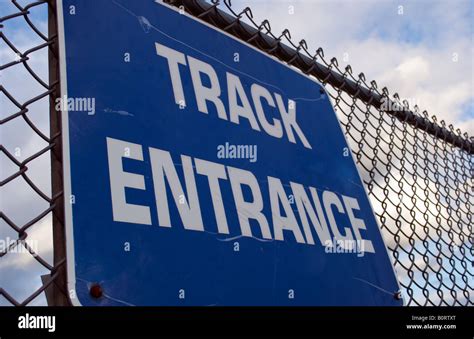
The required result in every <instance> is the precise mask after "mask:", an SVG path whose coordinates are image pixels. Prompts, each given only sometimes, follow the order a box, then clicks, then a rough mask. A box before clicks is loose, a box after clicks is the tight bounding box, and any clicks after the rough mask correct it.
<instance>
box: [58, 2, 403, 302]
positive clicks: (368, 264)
mask: <svg viewBox="0 0 474 339" xmlns="http://www.w3.org/2000/svg"><path fill="white" fill-rule="evenodd" d="M58 5H59V9H60V10H59V12H60V17H59V26H60V27H59V34H60V57H61V64H60V71H61V99H62V105H61V110H62V112H63V113H62V114H63V119H62V123H63V126H62V128H63V134H62V137H63V145H64V150H63V152H64V154H63V157H64V163H63V167H64V191H65V197H66V208H65V216H66V238H67V241H66V243H67V260H68V265H67V266H68V288H69V292H70V296H71V300H72V302H73V304H74V305H99V306H109V305H401V303H402V302H401V301H400V300H399V299H400V298H397V291H398V290H399V286H398V283H397V280H396V277H395V274H394V270H393V266H392V264H391V262H390V259H389V257H388V254H387V249H386V247H385V244H384V242H383V239H382V236H381V233H380V230H379V226H378V225H377V221H376V219H375V217H374V212H373V210H372V207H371V205H370V202H369V200H368V197H367V193H366V191H365V189H364V185H363V183H362V181H361V178H360V176H359V174H358V171H357V168H356V166H355V163H354V160H353V158H352V157H351V155H350V152H349V151H348V149H349V148H348V144H347V141H346V140H345V138H344V135H343V133H342V129H341V126H340V124H339V121H338V119H337V117H336V114H335V112H334V109H333V107H332V105H331V103H330V101H329V98H328V95H327V94H326V92H325V90H324V88H323V87H322V86H321V84H320V83H318V82H317V81H315V79H313V78H310V77H307V76H305V75H303V74H301V73H300V72H297V71H295V70H294V69H292V68H291V67H289V66H287V65H285V64H283V63H281V62H279V61H278V60H276V59H275V58H273V57H271V56H269V55H266V54H264V53H262V52H261V51H259V50H257V49H256V48H254V47H252V46H250V45H249V44H247V43H245V42H242V41H239V40H237V39H236V38H234V37H232V36H230V35H229V34H227V33H225V32H222V31H219V30H217V29H216V28H214V27H211V26H209V25H208V24H206V23H204V22H202V21H200V20H198V19H196V18H193V17H191V16H189V15H188V14H184V13H182V12H180V11H179V10H178V9H176V8H173V7H170V6H168V5H166V4H163V3H161V2H153V1H145V0H138V1H125V0H115V1H85V0H84V1H80V0H62V1H59V2H58Z"/></svg>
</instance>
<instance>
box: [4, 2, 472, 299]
mask: <svg viewBox="0 0 474 339" xmlns="http://www.w3.org/2000/svg"><path fill="white" fill-rule="evenodd" d="M29 2H30V1H27V0H22V1H19V3H20V4H21V5H24V4H26V3H29ZM232 3H233V6H234V8H235V10H236V11H239V9H243V8H244V7H245V6H250V7H251V8H252V11H253V14H254V19H255V20H256V21H257V22H261V21H262V20H263V19H269V21H270V23H271V26H272V28H273V30H274V32H276V33H275V34H278V33H279V32H281V31H282V30H283V29H284V28H288V29H290V31H291V33H292V36H293V38H294V41H295V42H298V41H299V40H301V39H303V38H304V39H305V40H306V41H307V43H308V47H309V50H310V51H316V49H317V48H318V47H323V48H324V50H325V55H326V59H327V60H330V59H331V57H332V56H335V57H337V59H338V61H339V65H340V66H341V68H343V67H344V66H345V64H347V63H349V64H351V65H352V69H353V71H354V74H358V73H360V72H362V71H363V72H364V73H365V74H366V77H367V80H369V81H370V80H372V79H375V80H377V83H378V84H379V88H382V87H383V86H387V87H388V88H389V90H390V93H392V94H393V93H395V92H398V93H399V94H400V96H401V97H402V98H411V99H414V100H415V101H416V102H417V103H418V105H419V106H420V108H421V110H423V109H426V110H427V111H428V112H429V114H430V115H437V116H438V117H439V119H444V120H446V122H447V123H448V124H450V123H452V124H453V125H454V126H455V127H456V128H458V127H459V128H460V129H461V130H462V131H463V132H468V133H469V134H470V135H471V136H472V135H474V113H473V109H474V104H473V99H474V90H473V82H474V73H473V72H474V71H473V26H472V25H473V22H474V17H473V7H474V1H472V0H416V1H392V0H360V1H357V0H305V1H287V0H277V1H272V0H252V1H251V0H233V1H232ZM290 6H292V12H293V14H290V11H289V9H290ZM399 6H403V15H400V14H399V10H400V7H399ZM12 12H15V8H14V6H13V5H12V4H11V2H10V1H8V0H0V16H3V15H5V14H8V13H12ZM30 18H31V19H32V21H33V22H34V23H35V24H37V26H38V27H39V28H40V29H41V30H42V31H43V32H44V33H45V34H46V29H47V12H46V6H45V5H41V6H38V7H36V8H33V9H32V10H31V14H30ZM3 31H4V33H5V35H6V36H7V37H8V38H9V39H11V40H12V41H13V42H14V43H15V45H17V46H20V49H21V50H22V51H25V50H27V49H29V48H31V47H33V46H34V45H37V44H39V43H41V40H40V39H38V38H37V37H36V36H35V34H34V33H33V32H32V31H31V30H30V29H29V28H28V26H27V25H25V23H24V20H23V19H22V18H16V19H13V20H9V21H8V22H6V23H5V27H4V29H3ZM454 54H456V55H457V61H453V55H454ZM344 55H347V56H348V59H349V60H348V61H347V62H345V61H344V59H343V58H344ZM14 57H15V56H14V54H13V53H12V52H11V51H9V49H8V48H7V47H6V46H5V45H4V44H3V43H2V44H0V64H4V63H7V62H9V61H11V60H13V59H14ZM29 63H30V65H31V66H32V68H33V69H34V70H35V71H36V72H37V73H38V74H40V76H42V77H43V78H44V79H46V77H47V54H46V52H45V51H40V52H38V53H34V55H31V58H30V61H29ZM28 76H29V75H28V74H26V73H25V72H22V71H18V70H15V71H13V70H6V71H5V72H4V73H3V74H2V82H3V83H4V84H5V86H6V87H7V88H8V89H9V90H11V91H12V92H13V93H14V94H15V95H16V96H17V97H18V98H20V99H25V100H26V99H27V98H31V97H33V96H34V95H35V93H36V94H37V93H38V91H41V90H42V89H41V88H40V87H38V86H35V85H34V83H33V81H31V82H28V83H27V84H26V85H25V83H24V82H22V81H20V79H23V78H24V77H28ZM0 105H1V107H2V110H3V109H5V111H6V112H10V111H11V110H13V107H12V106H11V105H10V104H9V103H8V102H7V101H6V100H4V99H3V98H0ZM31 108H32V109H31V112H32V113H33V112H34V113H35V114H31V119H32V120H33V121H34V122H35V123H36V124H37V125H38V126H40V128H41V130H42V131H43V133H45V134H48V133H49V131H48V128H49V127H48V119H47V114H44V112H47V101H46V100H43V101H42V102H40V103H37V104H34V105H33V106H32V107H31ZM39 112H42V113H39ZM0 114H1V117H2V118H3V117H4V116H5V115H6V113H3V112H0ZM27 135H29V136H31V137H29V138H25V137H24V136H27ZM1 144H3V145H5V147H6V148H7V149H9V150H13V149H15V148H17V147H18V148H19V149H21V150H22V155H21V156H20V160H23V159H25V158H27V157H28V156H29V155H31V154H32V153H34V152H35V151H37V150H38V149H40V148H41V147H44V146H45V144H44V141H42V140H41V139H40V138H39V137H37V136H34V135H33V134H32V133H31V131H30V130H29V129H28V127H27V126H26V125H25V124H24V123H21V122H17V121H14V122H11V123H9V125H8V129H6V130H4V131H2V135H1ZM1 165H2V166H4V167H2V178H3V177H4V175H3V173H4V172H6V173H7V174H10V171H13V170H14V168H12V167H11V166H10V165H8V164H6V163H5V162H4V161H3V160H2V162H1ZM29 171H30V173H31V176H32V179H33V180H34V182H35V183H37V184H38V185H39V186H40V187H41V188H43V189H44V190H45V192H49V186H50V179H49V157H48V156H44V157H42V158H40V159H38V160H37V161H34V162H33V163H31V164H30V166H29ZM8 186H9V187H8ZM2 195H3V196H15V199H8V201H7V199H4V200H2V201H0V209H1V210H2V211H5V212H6V213H7V214H8V215H9V216H10V217H11V218H12V219H13V220H14V221H15V222H17V223H18V224H23V223H25V222H27V221H28V220H29V219H31V218H32V217H33V216H34V215H37V214H38V213H39V212H40V211H42V210H44V209H45V208H47V203H45V202H44V201H41V199H39V198H38V197H37V196H36V195H35V194H34V193H33V192H32V191H31V190H30V189H29V188H28V187H27V185H26V184H24V183H21V182H20V181H16V182H15V185H7V187H5V188H4V191H3V192H2ZM23 206H29V208H28V209H27V210H26V211H25V209H24V208H23ZM14 236H15V234H14V232H11V231H10V230H9V229H8V227H6V225H5V224H4V222H3V221H0V239H2V238H5V237H14ZM29 236H30V237H31V238H33V239H37V240H38V245H39V252H40V254H41V255H42V256H44V257H45V258H47V259H48V261H49V262H51V261H52V250H51V242H52V235H51V220H50V218H49V217H47V218H45V219H43V220H41V221H40V222H38V223H37V224H36V225H35V226H34V227H33V228H32V229H31V231H30V232H29ZM1 260H2V261H1V265H0V277H1V279H0V286H2V287H5V288H6V289H7V290H8V291H10V292H11V293H12V294H13V295H14V296H15V297H16V298H18V299H19V300H22V299H24V298H25V297H26V296H28V295H29V294H30V293H31V292H32V291H33V290H34V289H35V288H38V287H39V286H40V285H41V282H40V281H39V276H40V275H41V274H46V273H47V271H46V270H45V269H43V268H41V266H39V265H38V264H37V263H36V262H35V261H33V260H32V258H31V256H29V255H28V254H25V255H21V254H14V255H8V256H6V257H5V258H4V259H1ZM13 275H14V276H15V279H5V278H4V277H7V276H9V277H11V276H13ZM34 303H35V304H44V303H45V299H44V296H40V297H39V298H38V299H37V300H36V301H35V302H34ZM3 304H6V302H5V300H3V299H2V298H1V297H0V305H3Z"/></svg>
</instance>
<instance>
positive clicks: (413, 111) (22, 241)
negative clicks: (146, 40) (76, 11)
mask: <svg viewBox="0 0 474 339" xmlns="http://www.w3.org/2000/svg"><path fill="white" fill-rule="evenodd" d="M165 2H167V3H169V4H170V5H173V6H176V7H180V8H182V9H183V10H185V11H187V12H188V13H190V14H192V15H193V16H196V17H198V18H200V19H201V20H204V21H206V22H208V23H210V24H211V25H214V26H216V27H218V28H220V29H221V30H223V31H226V32H227V33H229V34H232V35H234V36H235V37H237V38H239V39H241V40H243V41H246V42H248V43H250V44H252V45H254V46H255V47H257V48H259V49H260V50H262V51H264V52H265V53H267V54H269V55H272V56H274V57H277V58H278V59H280V60H282V61H284V62H286V63H287V64H290V65H292V66H294V67H296V68H298V69H300V70H301V71H302V72H303V73H305V74H307V75H308V76H312V77H315V78H317V79H318V80H319V81H320V82H321V83H323V85H324V86H325V88H326V90H327V92H328V93H329V95H330V96H331V98H332V102H333V104H334V106H335V108H336V111H337V114H338V118H339V120H340V121H341V124H342V125H343V128H344V132H345V134H346V137H347V139H348V141H349V144H350V147H351V150H352V152H353V154H354V155H355V158H356V161H357V165H358V167H359V171H360V172H361V176H362V178H363V181H364V184H365V185H366V187H367V189H368V192H369V196H370V199H371V202H372V204H373V206H374V210H375V213H376V215H377V218H378V220H379V224H380V226H381V230H382V233H383V235H384V238H385V241H386V245H387V246H388V248H389V252H390V253H391V254H392V262H393V263H394V266H395V270H396V272H397V276H398V279H399V281H400V284H401V286H402V289H403V290H402V295H403V297H404V299H405V304H406V305H474V279H473V277H474V246H473V244H474V235H473V224H474V222H473V220H472V209H473V207H472V206H474V191H473V186H472V178H473V174H474V173H473V171H474V166H473V165H474V158H473V154H474V140H473V139H472V138H469V136H468V135H467V134H461V132H460V131H459V130H454V128H453V126H452V125H449V126H446V123H445V122H444V121H440V122H438V121H437V119H436V117H435V116H432V117H429V116H428V113H427V112H426V111H423V112H420V110H419V108H418V107H417V106H414V107H413V108H410V107H409V105H408V103H407V102H406V101H402V100H400V98H399V96H398V95H397V94H396V93H395V94H394V95H393V96H392V97H390V96H389V91H388V89H387V88H383V89H381V90H379V89H378V86H377V83H376V82H375V81H370V83H368V81H367V80H366V78H365V76H364V74H363V73H360V74H359V75H357V76H354V75H353V73H352V69H351V67H350V66H346V67H345V68H344V70H341V69H340V68H339V65H338V62H337V59H336V58H332V59H330V60H329V61H328V60H327V59H326V58H325V55H324V51H323V49H322V48H319V49H317V51H316V52H315V54H311V53H309V51H308V46H307V44H306V42H305V41H304V40H301V41H300V42H298V43H294V42H293V41H292V39H291V34H290V31H289V30H284V31H283V32H282V33H281V34H274V33H273V32H272V29H271V26H270V23H269V22H268V21H267V20H264V21H263V22H261V23H257V22H256V21H255V20H254V18H253V13H252V11H251V9H250V8H248V7H247V8H245V9H243V10H242V11H237V10H235V9H234V7H232V5H231V3H230V1H224V2H223V4H219V3H218V1H212V2H211V3H208V2H206V1H203V0H166V1H165ZM11 4H12V6H11V8H13V9H14V10H13V12H11V13H5V14H4V13H2V14H0V16H3V17H0V25H1V26H0V28H2V31H1V32H0V37H1V41H2V44H3V45H2V46H1V50H0V52H3V51H4V50H8V51H9V52H10V54H14V55H16V56H17V57H16V58H15V59H14V60H10V61H8V60H7V61H6V62H5V63H4V61H3V60H2V61H0V71H2V72H4V71H10V70H14V69H18V68H23V70H26V72H27V74H28V75H29V76H28V77H24V78H21V79H16V81H18V82H21V83H22V84H24V86H27V85H28V83H30V84H31V83H36V84H38V85H39V87H40V88H41V90H40V91H38V92H37V93H36V94H35V95H34V96H32V97H29V98H27V99H26V100H20V99H18V98H16V97H15V94H14V93H13V91H12V90H11V89H10V87H11V86H12V84H11V83H7V82H5V83H2V84H1V85H0V92H1V93H2V94H1V95H3V98H2V103H3V102H8V105H3V104H2V112H1V115H0V119H1V120H0V125H1V127H2V129H8V128H13V127H9V126H12V125H13V122H14V121H17V120H21V119H23V121H24V122H25V123H26V124H27V126H28V128H29V133H30V134H35V135H37V136H39V137H40V139H42V140H43V142H44V143H46V146H44V147H41V148H39V147H38V148H37V149H36V150H35V151H34V152H33V153H32V154H31V155H30V156H28V157H26V158H24V159H23V158H21V157H18V156H17V154H16V153H15V150H12V149H9V148H8V147H12V145H7V146H3V141H4V140H2V145H1V146H0V151H1V152H2V156H3V155H4V157H3V158H2V163H1V164H2V166H3V163H5V162H8V163H9V168H12V171H11V173H10V174H5V175H4V171H3V170H2V177H1V178H0V186H1V187H2V188H3V187H6V186H7V185H9V186H10V187H12V186H13V187H15V186H18V187H19V181H23V183H26V184H27V185H28V187H30V188H31V189H32V190H33V192H32V193H31V194H34V195H36V196H37V199H38V200H42V201H43V202H45V203H46V204H47V207H46V208H44V209H42V210H41V211H40V212H38V213H37V214H36V215H35V216H34V217H33V218H31V219H29V220H28V221H26V222H24V223H19V222H18V221H16V220H17V219H19V218H18V215H17V214H11V213H10V214H8V212H3V211H1V212H0V236H3V235H4V234H6V232H3V231H2V228H3V229H8V231H9V232H13V233H14V234H15V241H14V242H12V243H11V244H10V245H9V246H8V247H7V248H6V249H4V250H3V251H2V252H0V303H3V304H5V303H7V304H12V305H28V304H30V303H32V302H33V301H34V300H35V299H37V297H38V296H39V295H43V293H46V295H47V297H48V302H49V303H51V304H55V305H67V304H68V303H69V301H68V294H67V289H66V287H65V269H64V268H65V267H64V266H65V242H64V225H63V203H64V202H63V199H64V197H63V192H62V176H61V173H62V166H61V144H60V139H61V138H60V136H61V130H60V119H61V116H60V113H59V112H57V111H55V109H54V102H55V99H56V98H58V97H59V80H58V79H59V70H58V53H57V50H58V49H57V32H56V27H57V25H56V3H55V1H54V0H49V1H46V0H43V1H36V2H31V3H29V4H27V5H26V6H21V5H19V3H18V2H17V1H16V0H11ZM38 7H43V8H44V7H47V12H48V19H49V20H48V34H45V33H43V32H42V31H41V30H40V29H39V28H38V27H37V26H35V24H34V23H33V20H32V19H31V18H30V16H31V12H32V10H34V9H35V8H38ZM0 9H1V7H0ZM19 20H22V23H23V25H24V26H25V27H27V28H28V29H29V30H30V32H31V34H32V35H36V36H37V37H38V38H39V40H40V42H39V43H38V44H36V45H34V46H30V47H29V48H27V49H26V50H24V51H21V50H20V49H19V48H18V47H17V46H15V43H14V42H12V41H11V39H10V38H9V36H8V32H9V31H8V30H5V32H4V30H3V28H7V26H8V25H10V24H11V25H14V24H15V25H16V24H18V21H19ZM44 50H47V51H48V53H47V56H48V60H47V61H45V64H46V65H48V69H49V72H48V74H49V77H48V80H47V81H46V80H45V79H42V78H41V77H40V76H39V75H38V74H37V73H36V72H35V71H34V70H33V68H32V67H31V66H30V65H29V61H30V58H31V57H32V55H33V54H35V53H40V51H44ZM5 54H6V53H5ZM41 100H48V103H49V105H48V106H49V109H47V110H46V112H34V114H37V115H43V118H44V119H49V120H48V121H49V125H48V126H49V133H46V132H44V131H42V130H41V129H40V128H39V127H38V126H37V125H36V124H35V123H34V122H33V121H34V120H32V119H31V118H30V114H32V113H33V112H32V111H31V107H33V106H34V104H35V103H36V102H38V101H41ZM7 106H8V107H11V108H12V109H11V110H8V111H7ZM387 107H388V108H389V109H388V108H387ZM4 108H5V111H3V110H4ZM386 108H387V109H386ZM22 137H24V138H25V139H26V138H28V137H30V135H24V136H23V135H22ZM48 155H49V156H50V159H51V167H47V168H42V171H48V172H49V173H51V181H50V182H49V183H48V184H49V185H50V189H49V191H48V192H45V190H43V189H40V187H39V185H38V184H37V183H35V180H34V179H32V173H31V171H32V169H30V168H29V165H30V164H31V163H32V162H34V161H35V160H36V159H38V158H41V157H47V156H48ZM32 167H33V166H32ZM16 204H17V205H19V207H22V208H28V206H24V205H23V206H21V205H22V204H24V202H22V201H21V200H20V199H19V200H17V201H16ZM48 217H49V218H50V220H51V221H50V222H49V223H48V227H50V228H51V229H52V231H53V232H52V234H53V237H52V244H53V255H52V258H49V259H45V258H43V257H42V256H41V255H39V254H38V253H36V252H35V250H34V249H33V248H32V247H31V246H30V245H28V242H27V241H26V240H27V239H28V232H29V231H30V230H33V229H34V228H35V227H38V223H39V222H40V221H41V220H45V219H46V218H48ZM20 219H21V218H20ZM19 246H23V247H24V248H26V249H27V251H28V253H29V255H31V256H32V257H33V258H34V259H35V261H36V262H37V263H38V264H39V265H41V266H42V267H43V268H44V270H46V271H47V272H48V274H46V275H44V276H43V279H42V280H41V281H42V282H41V284H40V286H39V287H38V288H37V289H36V290H34V291H31V293H29V294H28V296H27V297H26V298H21V299H20V298H19V297H18V296H16V295H14V294H13V293H11V292H10V291H9V290H7V289H6V288H4V287H3V282H5V281H6V279H9V280H14V279H16V278H15V277H14V276H8V274H6V272H3V271H1V267H2V266H1V263H2V261H4V260H5V259H7V257H8V256H13V255H14V253H12V252H14V250H15V249H16V248H18V247H19ZM49 261H52V264H50V263H49ZM11 271H12V272H14V270H13V269H12V270H11ZM12 274H13V273H12ZM29 278H30V279H35V278H36V279H38V281H39V278H40V277H39V276H37V277H36V276H34V275H33V274H32V275H31V276H30V277H29ZM4 279H5V280H4ZM2 297H3V298H4V301H2Z"/></svg>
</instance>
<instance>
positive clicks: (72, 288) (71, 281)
mask: <svg viewBox="0 0 474 339" xmlns="http://www.w3.org/2000/svg"><path fill="white" fill-rule="evenodd" d="M155 3H156V4H158V5H161V6H164V7H166V8H168V9H170V10H173V11H175V12H178V14H179V15H184V16H186V17H188V18H190V19H192V20H194V21H196V22H198V23H200V24H203V25H205V26H207V27H209V28H211V29H213V30H214V31H216V32H218V33H220V34H224V35H225V36H227V37H230V38H232V39H233V40H235V41H237V42H239V43H240V44H242V45H244V46H246V47H250V48H252V49H253V50H255V51H257V52H259V53H260V54H262V55H264V56H265V57H267V58H269V59H272V60H274V61H276V62H278V63H279V64H281V65H283V66H285V67H286V68H288V69H290V70H292V71H293V72H295V73H296V74H298V75H299V76H301V77H303V78H306V79H309V80H311V81H313V82H315V83H317V84H318V85H320V86H321V87H323V86H322V84H321V83H320V82H319V81H318V80H317V79H316V78H314V77H309V76H306V75H305V74H303V73H301V71H299V70H296V69H294V68H293V67H291V66H289V65H287V64H285V63H283V62H282V61H281V60H279V59H277V58H276V57H275V56H273V55H268V54H266V53H265V52H263V51H261V50H259V49H258V48H256V47H254V46H252V45H250V44H249V43H247V42H245V41H243V40H240V39H238V38H236V37H234V36H233V35H231V34H229V33H227V32H225V31H222V30H220V29H218V28H216V27H215V26H212V25H210V24H208V23H207V22H205V21H202V20H200V19H198V18H196V17H194V16H192V15H190V14H188V13H186V12H184V13H181V12H180V11H179V9H178V8H176V7H174V6H170V5H167V4H165V3H163V2H161V0H155ZM63 14H64V12H63V0H57V20H58V39H59V74H60V82H61V87H60V88H61V98H62V97H64V96H65V95H66V96H67V73H66V72H67V71H66V45H65V32H64V15H63ZM323 88H324V87H323ZM324 91H325V92H326V96H327V97H328V98H327V99H328V100H329V103H330V105H331V107H332V108H333V112H334V114H335V115H336V120H337V122H338V125H339V128H340V130H341V133H342V136H343V137H344V139H345V141H346V144H347V147H349V143H348V142H347V138H346V136H345V134H344V130H343V129H342V126H341V123H340V121H339V118H337V113H336V112H335V111H334V107H333V106H332V104H331V100H330V99H329V94H328V93H327V91H326V90H324ZM61 122H62V123H61V125H62V126H61V128H62V133H61V135H62V145H63V149H62V152H63V185H64V187H63V191H64V214H65V215H64V218H65V225H64V226H65V238H66V267H67V288H68V293H69V296H70V300H71V303H72V305H73V306H82V304H81V303H80V301H79V298H78V297H77V292H76V272H75V257H74V228H73V218H72V204H71V203H70V200H69V199H70V197H71V166H70V165H71V163H70V154H69V150H70V147H69V112H68V110H67V107H65V109H63V110H62V117H61ZM350 153H351V158H352V163H353V164H354V166H355V168H356V171H357V174H358V175H359V180H360V182H361V183H362V186H363V188H364V192H365V195H366V197H367V200H368V201H369V206H370V209H371V210H372V214H373V216H374V219H375V223H376V225H377V227H378V231H379V233H380V236H381V238H382V242H383V245H384V247H385V251H386V254H387V257H388V260H389V262H390V264H391V266H392V271H393V275H394V277H395V281H396V282H397V286H398V290H399V291H400V292H401V289H400V282H399V281H398V276H397V274H396V272H395V268H394V265H393V262H392V258H391V257H390V253H389V251H388V248H387V245H386V243H385V238H384V235H383V233H382V229H381V227H380V225H379V221H378V219H377V217H376V215H375V212H374V208H373V206H372V202H371V200H370V198H369V195H368V192H367V188H366V187H365V184H364V181H363V180H362V177H361V175H360V172H359V169H358V167H357V164H356V162H355V159H354V154H353V153H352V151H351V152H350ZM72 292H73V296H74V297H71V294H72ZM394 292H395V291H394ZM402 303H403V305H405V300H404V299H403V298H402Z"/></svg>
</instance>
